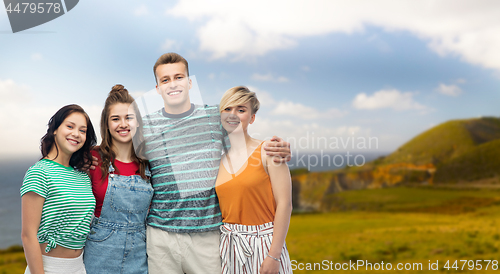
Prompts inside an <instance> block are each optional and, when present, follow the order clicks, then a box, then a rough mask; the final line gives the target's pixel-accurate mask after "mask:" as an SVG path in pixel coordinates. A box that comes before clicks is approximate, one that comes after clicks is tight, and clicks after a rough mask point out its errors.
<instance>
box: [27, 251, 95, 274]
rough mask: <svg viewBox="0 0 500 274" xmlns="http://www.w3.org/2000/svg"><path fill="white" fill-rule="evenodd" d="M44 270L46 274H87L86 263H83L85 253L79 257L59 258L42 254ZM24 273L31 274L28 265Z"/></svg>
mask: <svg viewBox="0 0 500 274" xmlns="http://www.w3.org/2000/svg"><path fill="white" fill-rule="evenodd" d="M42 261H43V270H44V271H45V274H56V273H66V274H86V273H87V272H86V271H85V265H84V264H83V253H82V254H81V255H80V256H78V257H77V258H57V257H50V256H45V255H42ZM24 274H31V272H30V270H29V268H28V267H26V271H24Z"/></svg>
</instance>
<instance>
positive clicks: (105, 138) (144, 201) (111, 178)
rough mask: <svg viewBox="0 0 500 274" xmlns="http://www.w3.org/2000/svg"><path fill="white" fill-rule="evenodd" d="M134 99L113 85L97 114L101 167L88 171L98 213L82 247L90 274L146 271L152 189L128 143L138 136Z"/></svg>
mask: <svg viewBox="0 0 500 274" xmlns="http://www.w3.org/2000/svg"><path fill="white" fill-rule="evenodd" d="M133 101H134V99H133V98H132V97H131V96H130V94H129V93H128V91H127V90H126V89H125V88H124V87H123V86H122V85H115V86H114V87H113V89H112V90H111V92H110V93H109V96H108V98H107V99H106V103H105V106H104V109H103V112H102V115H101V135H102V143H101V145H100V147H99V148H98V149H97V150H94V151H93V153H92V154H93V156H94V157H96V158H98V162H99V165H98V166H97V167H96V169H95V170H90V175H91V179H92V190H93V192H94V195H95V197H96V212H95V218H94V220H93V221H92V225H91V229H90V234H89V235H88V237H87V242H86V244H85V249H84V263H85V268H86V270H87V273H88V274H93V273H113V274H114V273H148V266H147V255H146V225H145V221H146V216H147V214H148V210H149V205H150V203H151V198H152V196H153V188H152V186H151V184H150V182H149V176H150V174H151V173H150V172H149V169H148V163H147V161H145V160H143V159H141V158H139V157H138V155H136V153H135V151H134V148H133V141H132V139H133V138H135V136H137V137H141V136H142V134H141V132H137V131H140V126H139V124H140V122H141V119H140V113H139V111H138V109H137V107H136V105H135V103H133ZM134 141H136V139H134ZM138 141H139V143H140V140H138ZM136 150H137V151H138V154H139V155H140V154H141V153H140V151H141V148H140V147H139V148H138V149H136ZM106 182H107V184H106Z"/></svg>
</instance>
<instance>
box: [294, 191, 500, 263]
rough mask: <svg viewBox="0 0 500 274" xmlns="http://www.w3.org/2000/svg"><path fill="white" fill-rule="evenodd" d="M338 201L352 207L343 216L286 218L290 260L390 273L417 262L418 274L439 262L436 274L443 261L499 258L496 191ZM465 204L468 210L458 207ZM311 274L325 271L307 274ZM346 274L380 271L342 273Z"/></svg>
mask: <svg viewBox="0 0 500 274" xmlns="http://www.w3.org/2000/svg"><path fill="white" fill-rule="evenodd" d="M339 195H340V196H341V197H342V199H343V203H345V204H349V205H350V206H347V207H345V208H346V210H347V211H344V212H336V213H327V214H304V215H295V216H293V217H292V220H291V224H290V230H289V233H288V236H287V245H288V248H289V251H290V257H291V259H292V260H297V261H298V262H303V263H307V262H310V263H313V262H319V263H321V262H322V260H329V261H333V262H334V263H337V262H340V263H342V262H347V261H349V260H358V259H359V260H368V261H369V262H372V263H376V262H378V263H380V262H381V261H384V262H385V263H387V262H390V263H392V264H393V266H395V265H396V264H397V263H419V262H420V263H423V266H424V270H423V271H418V273H436V271H434V272H432V271H427V270H426V268H427V265H428V261H429V260H432V261H433V262H435V261H436V260H439V261H440V269H441V271H439V273H441V272H442V271H443V266H444V263H445V261H446V260H453V261H454V260H485V259H496V260H498V259H499V258H500V256H499V255H500V254H499V249H500V234H499V232H498V221H497V220H498V219H499V217H500V206H499V205H498V200H499V199H500V192H498V191H486V190H453V189H435V188H434V189H433V188H386V189H376V190H359V191H348V192H343V193H340V194H339ZM464 198H466V199H464ZM482 200H486V201H489V203H481V202H480V201H482ZM465 201H471V202H468V204H467V206H465V207H464V206H461V205H462V203H463V202H465ZM457 202H458V203H457ZM356 205H357V206H356ZM355 209H357V210H355ZM485 266H486V265H484V266H483V268H484V267H485ZM464 270H465V269H464ZM451 271H452V272H453V271H456V270H454V269H451ZM316 272H317V273H322V272H323V271H307V273H316ZM346 272H347V273H350V272H352V273H379V272H384V271H365V270H359V271H342V273H346ZM387 272H389V273H415V272H417V271H397V272H395V271H394V270H392V271H387ZM466 272H470V273H489V272H492V271H491V265H490V271H484V270H481V271H475V272H474V271H466ZM295 273H306V271H295Z"/></svg>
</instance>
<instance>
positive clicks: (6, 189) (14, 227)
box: [0, 158, 37, 249]
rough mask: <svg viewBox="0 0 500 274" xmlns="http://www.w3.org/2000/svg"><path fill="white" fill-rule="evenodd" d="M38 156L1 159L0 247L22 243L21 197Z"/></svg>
mask: <svg viewBox="0 0 500 274" xmlns="http://www.w3.org/2000/svg"><path fill="white" fill-rule="evenodd" d="M36 161H37V159H36V158H28V159H11V160H5V159H2V160H0V249H3V248H7V247H9V246H12V245H21V244H22V243H21V197H20V196H19V189H20V188H21V184H22V182H23V178H24V174H25V173H26V170H27V169H28V168H29V167H30V166H32V165H33V164H34V163H35V162H36Z"/></svg>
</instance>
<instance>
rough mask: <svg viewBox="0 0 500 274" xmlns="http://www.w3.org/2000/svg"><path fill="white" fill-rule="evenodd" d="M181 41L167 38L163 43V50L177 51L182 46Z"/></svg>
mask: <svg viewBox="0 0 500 274" xmlns="http://www.w3.org/2000/svg"><path fill="white" fill-rule="evenodd" d="M180 46H181V45H180V43H179V42H177V41H176V40H172V39H166V40H165V42H163V44H162V45H161V50H163V51H176V50H178V49H179V48H180Z"/></svg>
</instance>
